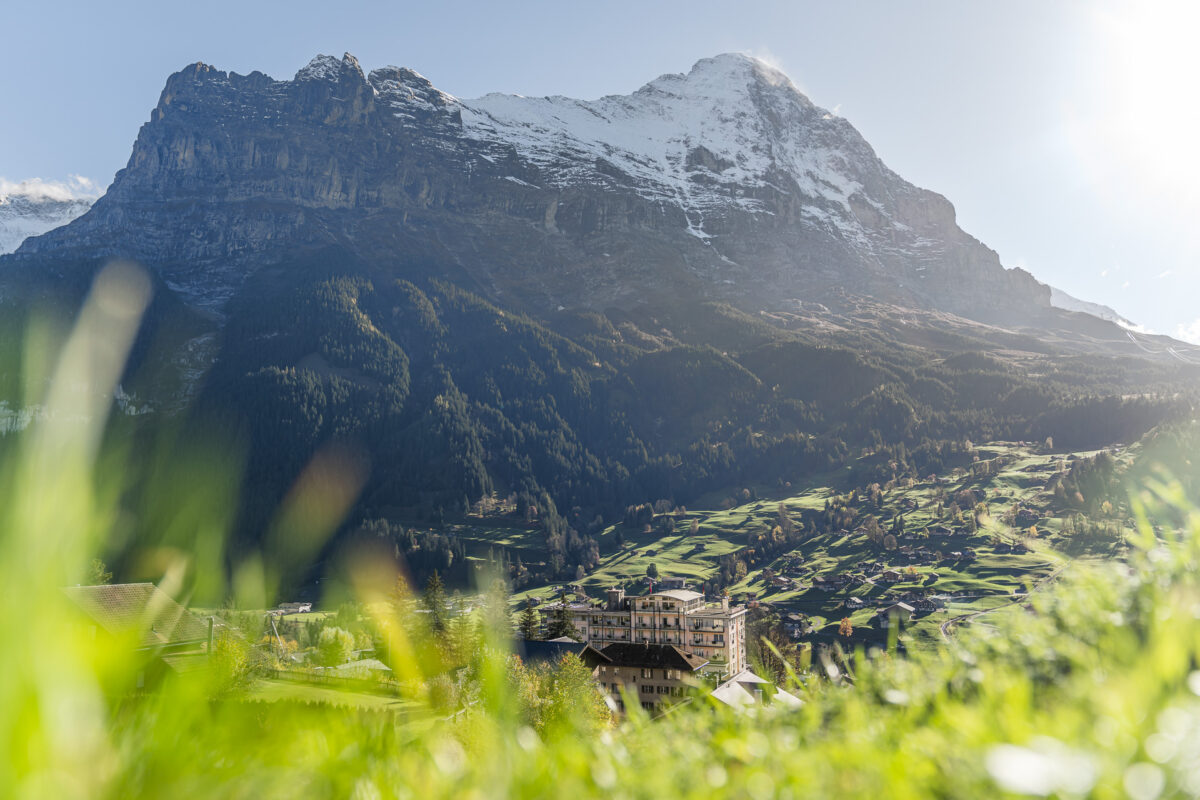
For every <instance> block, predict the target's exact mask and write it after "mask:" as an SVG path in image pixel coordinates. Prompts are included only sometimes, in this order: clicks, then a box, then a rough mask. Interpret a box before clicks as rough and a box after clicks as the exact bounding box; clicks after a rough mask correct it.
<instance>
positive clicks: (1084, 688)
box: [0, 266, 1200, 800]
mask: <svg viewBox="0 0 1200 800" xmlns="http://www.w3.org/2000/svg"><path fill="white" fill-rule="evenodd" d="M147 292H148V289H147V285H146V281H145V280H144V278H143V277H142V276H141V275H139V274H138V273H137V272H136V271H133V270H132V269H130V268H126V267H120V266H117V267H112V268H110V269H109V270H108V271H106V272H105V273H104V274H103V275H102V276H101V277H100V279H98V281H97V284H96V287H95V289H94V290H93V294H92V298H91V300H90V301H89V303H88V305H87V306H86V308H85V310H84V311H83V313H82V314H81V316H80V317H79V320H78V323H77V325H76V326H75V328H74V329H73V331H72V332H71V333H70V334H69V335H67V336H65V337H60V338H61V346H57V345H51V342H53V341H55V337H54V336H53V335H52V333H53V332H52V331H49V330H44V331H42V330H35V331H31V332H30V336H29V344H28V352H27V355H26V359H25V363H26V364H35V365H36V364H44V365H47V367H46V370H45V371H44V372H43V373H38V371H37V369H36V368H34V367H29V368H28V369H29V372H30V373H31V374H30V375H28V376H27V378H28V386H29V387H30V396H29V397H28V398H27V399H28V400H30V402H37V403H41V404H43V406H44V409H45V414H44V415H43V418H42V420H41V421H40V422H39V423H37V424H35V425H33V426H31V427H30V428H29V429H28V430H27V431H25V432H24V433H22V434H20V438H19V440H17V441H16V442H15V446H14V447H11V448H9V453H10V457H9V458H8V459H7V460H6V461H5V462H4V463H3V465H0V517H2V519H3V527H2V529H0V530H2V533H0V585H3V586H4V597H5V598H6V603H7V608H6V613H5V615H4V618H5V624H4V625H3V626H2V627H0V709H2V711H0V747H2V748H3V759H2V760H0V796H4V797H15V798H101V797H103V798H155V797H163V798H171V800H183V798H190V797H205V798H209V797H223V798H241V797H246V798H256V799H260V798H275V797H338V798H341V797H352V798H400V797H413V798H438V797H453V798H471V797H478V798H494V797H513V798H524V797H530V798H532V797H546V796H557V797H591V796H596V797H600V796H603V797H629V798H637V797H646V798H664V797H696V798H701V797H703V798H712V797H738V798H741V797H749V798H764V797H797V798H799V797H838V796H874V797H881V798H882V797H887V798H905V797H914V798H916V797H920V798H925V797H931V796H941V797H993V796H998V795H999V796H1003V795H1005V794H1014V795H1021V794H1025V795H1035V796H1046V795H1050V796H1096V797H1124V796H1130V797H1134V798H1139V799H1140V798H1154V797H1158V796H1173V795H1196V794H1200V697H1198V696H1197V695H1198V693H1200V671H1197V670H1198V669H1200V580H1198V579H1197V566H1198V565H1200V514H1198V513H1197V511H1196V510H1195V508H1194V507H1193V506H1192V505H1191V504H1190V503H1189V502H1188V501H1187V499H1186V498H1185V497H1184V496H1183V493H1182V490H1180V489H1179V487H1178V486H1175V485H1171V484H1161V485H1156V486H1154V487H1151V488H1150V489H1148V490H1146V491H1144V492H1142V493H1140V494H1139V495H1138V496H1137V497H1136V498H1135V500H1136V502H1135V505H1136V506H1137V507H1138V513H1139V532H1138V534H1137V535H1136V536H1135V537H1134V540H1133V541H1132V542H1131V545H1132V555H1131V557H1130V558H1129V560H1128V562H1125V563H1116V562H1114V563H1110V564H1106V565H1102V566H1092V567H1083V566H1076V567H1073V568H1071V569H1069V570H1068V571H1067V572H1066V573H1065V575H1064V576H1063V578H1062V579H1061V580H1060V581H1059V582H1057V583H1056V584H1055V585H1053V586H1051V587H1049V588H1048V589H1047V590H1046V591H1044V592H1041V593H1038V594H1035V595H1033V596H1031V598H1030V605H1029V608H1028V609H1027V610H1024V609H1021V610H1017V611H1015V612H1013V613H1009V614H1003V615H997V616H996V618H995V619H993V620H991V622H992V623H994V624H993V625H989V626H988V627H986V628H983V627H980V628H976V629H965V630H963V631H962V632H960V634H959V636H958V638H957V639H956V640H955V641H954V642H952V643H950V644H949V645H948V646H947V647H945V648H944V649H941V650H938V651H934V652H928V653H925V652H921V653H915V654H913V655H912V657H909V658H903V659H901V658H889V657H887V656H878V657H873V658H868V657H865V656H861V655H860V656H859V657H857V658H856V659H854V663H855V665H856V666H855V668H854V670H853V674H849V675H848V674H846V671H845V670H846V668H845V667H844V666H842V667H840V668H839V667H836V666H834V665H833V664H817V665H814V669H813V671H812V672H811V673H808V674H804V675H800V676H798V678H799V686H798V687H797V688H796V689H795V691H796V692H797V693H798V694H799V695H800V696H801V697H802V698H803V699H804V701H805V705H804V707H803V708H802V709H800V710H798V711H794V712H792V711H787V710H782V709H778V710H776V709H763V710H761V711H759V712H758V713H755V714H750V715H745V714H736V713H734V712H732V711H730V710H728V709H725V708H723V707H719V706H716V705H714V704H712V703H711V702H709V701H707V700H704V699H703V698H696V699H695V700H694V701H693V702H691V703H689V704H686V705H684V706H681V707H679V708H677V709H676V710H675V711H673V712H672V713H670V714H668V715H666V716H665V717H663V718H661V719H659V720H654V721H651V720H648V719H647V718H645V717H644V716H643V715H641V714H639V713H636V712H635V713H634V714H633V715H632V716H630V717H629V718H628V719H626V720H624V721H622V722H620V723H619V724H616V725H614V726H610V727H603V726H602V727H601V728H600V729H597V728H596V718H595V716H594V715H591V714H588V713H584V712H583V711H582V710H580V709H582V708H583V707H584V706H586V705H587V699H586V697H585V695H586V694H587V688H586V686H584V685H582V684H577V683H575V684H573V683H571V682H570V681H564V682H562V683H561V684H560V685H558V686H555V687H553V689H552V691H556V692H561V693H562V696H561V697H557V698H531V697H523V696H522V695H521V690H520V689H521V687H525V688H526V689H527V688H528V687H529V686H530V685H531V684H530V683H528V682H526V683H523V684H517V685H516V686H515V685H514V682H513V680H512V671H511V669H510V667H509V664H508V661H507V657H506V653H505V650H504V644H505V643H504V642H503V641H501V640H499V639H494V640H492V641H490V642H486V643H485V645H484V646H483V647H481V648H480V650H479V652H478V653H477V654H474V655H473V657H472V659H471V666H470V668H469V672H470V677H471V682H470V685H471V687H472V691H471V694H470V696H469V698H467V700H466V702H465V704H464V705H463V706H461V707H460V708H459V709H458V710H455V709H447V708H445V707H444V706H443V705H442V704H441V703H440V702H439V700H438V695H439V692H438V685H439V681H442V680H444V678H445V676H444V674H443V673H444V669H445V667H446V663H445V661H444V659H443V658H442V657H441V654H440V653H439V652H438V650H437V648H436V646H434V644H433V643H432V642H431V641H430V639H429V637H428V635H427V634H426V633H425V632H424V631H422V630H421V628H420V626H419V625H416V624H413V623H412V622H411V621H410V620H406V619H380V620H378V623H379V624H380V626H381V627H382V628H383V629H384V630H386V631H387V632H388V634H389V648H388V649H389V651H390V653H391V658H392V663H393V669H394V671H395V674H396V676H397V679H398V681H399V683H400V685H401V686H402V687H403V691H404V700H405V701H406V709H407V710H406V711H405V713H403V714H399V713H392V712H390V711H370V710H361V709H360V710H352V709H346V708H339V707H334V706H330V705H326V704H304V703H296V702H288V701H281V702H275V703H260V702H253V701H250V700H249V699H247V697H246V696H244V695H240V694H238V693H237V692H230V691H227V689H228V687H227V685H226V684H225V683H223V681H224V680H225V679H226V678H227V677H228V676H227V675H226V674H225V671H224V670H223V669H220V668H218V669H214V670H212V671H210V674H209V677H207V678H201V679H197V680H191V681H186V680H178V681H171V682H167V683H165V684H164V685H163V686H162V687H161V688H160V689H158V690H157V691H153V692H139V691H137V690H136V689H137V687H136V674H137V671H138V669H139V662H138V659H139V656H138V655H137V653H136V651H135V642H134V641H132V640H129V641H115V642H113V641H107V640H101V639H97V638H95V637H93V636H91V635H90V634H88V633H87V632H86V629H85V628H84V627H82V626H81V625H80V624H79V619H78V617H77V616H76V613H75V612H74V611H73V610H72V609H71V608H70V607H69V605H68V603H67V601H66V599H65V597H64V595H63V593H62V587H64V586H66V585H70V584H74V583H77V582H79V581H80V580H81V579H82V576H83V575H85V574H86V572H87V570H88V568H89V565H90V564H91V560H92V558H93V557H94V556H95V555H96V554H97V553H98V552H100V550H101V548H102V546H103V544H104V543H105V542H106V541H107V540H108V537H111V536H115V535H119V529H120V527H121V525H122V522H121V519H120V514H119V511H118V508H119V507H118V504H117V503H116V501H115V499H114V492H113V491H112V490H109V489H106V488H105V487H106V486H108V482H107V481H106V479H107V478H109V477H111V476H112V475H114V474H119V471H120V467H119V465H114V464H112V463H108V462H105V463H103V464H101V463H100V462H99V461H98V458H99V456H98V453H99V452H100V441H101V437H102V435H103V431H104V424H105V419H106V414H107V405H106V404H107V401H106V400H105V399H104V398H107V397H109V396H111V392H112V389H113V387H114V386H115V385H116V382H117V380H118V378H119V375H120V371H121V365H122V363H123V359H124V356H125V350H126V349H127V348H128V346H129V342H130V341H132V338H133V335H134V332H135V330H136V326H137V321H138V316H139V313H140V311H141V309H142V308H143V307H144V305H145V299H146V295H147ZM52 350H53V351H54V352H55V354H56V355H55V358H52V359H51V358H47V357H46V354H47V353H48V352H50V351H52ZM46 386H49V387H50V388H49V390H48V391H46V390H44V387H46ZM131 457H132V456H131ZM173 457H174V458H175V459H177V460H179V461H184V460H186V459H187V458H188V454H187V453H185V452H178V453H175V454H174V456H173ZM330 458H336V455H332V456H330ZM98 471H99V472H102V473H103V474H98ZM333 475H340V477H338V478H337V479H334V478H332V477H331V476H333ZM355 480H356V478H355V476H354V475H353V474H350V475H347V474H346V473H345V472H344V471H339V470H337V469H333V468H331V467H330V465H329V464H328V463H326V464H321V463H318V464H315V465H314V466H313V467H312V468H311V470H310V471H309V473H307V474H306V476H305V477H302V478H301V480H300V481H299V482H298V484H297V487H296V489H295V491H294V492H293V494H292V496H291V497H289V499H288V501H287V504H286V505H285V507H284V508H283V509H281V511H280V514H279V520H280V521H279V523H278V525H279V530H280V531H285V530H286V531H287V533H288V535H290V536H294V537H295V540H296V541H297V542H298V552H297V556H296V557H297V558H301V557H303V555H304V553H305V552H307V551H309V550H311V549H312V548H314V547H315V546H316V543H317V542H318V541H319V540H320V537H321V536H323V535H325V534H327V533H328V531H329V530H330V529H331V528H332V527H333V525H335V524H336V521H337V518H338V517H339V515H340V514H341V513H342V511H344V509H345V508H346V506H347V505H348V502H349V501H348V499H347V498H350V497H352V495H353V492H354V491H355ZM193 488H194V490H195V491H197V492H202V491H203V487H193ZM164 502H167V503H170V502H176V503H178V507H179V508H180V519H177V520H172V524H173V525H176V526H178V528H179V530H178V531H176V535H175V536H174V539H173V542H174V547H173V549H169V550H165V551H163V552H160V553H158V554H157V556H156V558H159V559H160V561H161V565H162V570H161V579H160V581H159V583H160V585H161V586H162V587H163V588H164V589H165V590H167V591H169V592H174V593H187V592H200V593H204V594H207V595H209V596H212V595H215V594H217V593H219V592H220V591H225V592H227V593H229V594H230V595H232V596H235V597H236V598H237V599H238V601H239V602H240V603H242V604H243V606H242V607H249V608H261V607H264V603H265V601H267V600H270V599H273V588H272V587H273V585H274V581H275V574H276V573H273V572H272V568H271V565H270V564H268V563H266V562H264V561H263V560H261V559H255V558H254V557H250V558H246V559H243V560H242V561H241V562H240V563H239V564H238V565H237V566H236V568H235V569H233V571H232V577H231V579H230V585H229V586H225V585H224V581H225V578H224V575H225V574H226V572H225V570H224V568H223V564H224V557H225V551H224V547H225V542H224V539H223V535H224V524H225V523H224V522H222V516H221V513H220V510H219V509H218V508H213V507H211V506H209V507H207V511H206V508H205V506H203V505H197V504H195V503H190V502H189V498H188V497H187V496H182V495H181V496H176V497H166V498H164ZM1181 518H1182V519H1183V520H1184V524H1183V525H1182V527H1181V528H1179V529H1178V532H1177V533H1174V534H1169V535H1168V534H1163V535H1156V534H1155V532H1154V530H1153V528H1152V524H1153V523H1154V522H1155V521H1156V520H1159V519H1172V520H1178V519H1181ZM1164 527H1165V526H1164ZM1172 529H1174V527H1172ZM297 531H298V532H299V534H297ZM281 535H282V534H281ZM353 574H354V575H355V577H356V591H357V594H358V599H359V600H361V601H362V602H363V603H364V607H367V608H376V609H378V608H386V607H387V603H386V602H384V601H385V600H386V599H387V596H388V593H389V592H390V591H391V590H392V588H393V584H394V580H395V576H394V575H388V574H383V573H382V572H381V571H379V570H378V569H377V567H376V566H375V565H373V564H372V563H370V562H364V563H362V564H360V565H358V569H356V570H355V571H354V573H353ZM381 613H382V612H381ZM539 702H546V703H549V704H551V705H552V706H553V708H554V709H556V711H555V713H554V714H551V715H550V716H544V717H542V718H541V719H540V724H539V726H537V727H539V728H540V732H539V731H538V730H535V726H534V725H533V724H532V723H531V719H530V714H529V708H530V707H531V705H536V704H537V703H539ZM547 707H550V706H547ZM573 709H576V710H580V711H579V713H575V712H574V711H573Z"/></svg>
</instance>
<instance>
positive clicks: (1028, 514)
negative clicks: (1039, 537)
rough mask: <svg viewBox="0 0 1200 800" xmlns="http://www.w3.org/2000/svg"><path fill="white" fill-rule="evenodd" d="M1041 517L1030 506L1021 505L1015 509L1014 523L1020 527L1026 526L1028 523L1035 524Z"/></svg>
mask: <svg viewBox="0 0 1200 800" xmlns="http://www.w3.org/2000/svg"><path fill="white" fill-rule="evenodd" d="M1041 520H1042V518H1041V515H1039V514H1038V513H1037V512H1036V511H1034V510H1033V509H1031V508H1026V507H1024V506H1022V507H1021V508H1019V509H1017V516H1016V523H1017V524H1018V525H1020V526H1021V527H1022V528H1027V527H1029V526H1030V525H1036V524H1038V523H1039V522H1041Z"/></svg>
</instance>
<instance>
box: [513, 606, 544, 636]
mask: <svg viewBox="0 0 1200 800" xmlns="http://www.w3.org/2000/svg"><path fill="white" fill-rule="evenodd" d="M541 627H542V624H541V621H540V620H539V619H538V613H537V611H536V610H534V607H533V606H532V605H530V604H528V603H526V604H525V610H524V611H522V612H521V620H520V622H519V623H517V628H518V630H520V632H521V638H522V639H527V640H532V639H536V638H538V633H539V632H540V629H541Z"/></svg>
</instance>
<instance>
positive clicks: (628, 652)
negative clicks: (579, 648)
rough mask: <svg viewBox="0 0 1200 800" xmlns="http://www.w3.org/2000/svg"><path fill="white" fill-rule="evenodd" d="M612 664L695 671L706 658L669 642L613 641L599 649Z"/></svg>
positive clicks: (705, 661)
mask: <svg viewBox="0 0 1200 800" xmlns="http://www.w3.org/2000/svg"><path fill="white" fill-rule="evenodd" d="M600 654H601V655H602V656H604V657H605V658H607V659H608V660H609V662H610V663H611V664H612V665H613V666H617V667H646V668H654V669H681V670H687V671H688V672H695V671H696V670H698V669H700V668H701V667H703V666H704V665H705V664H707V663H708V659H707V658H701V657H700V656H695V655H692V654H691V653H686V652H684V651H683V650H680V649H679V648H678V647H675V646H674V645H669V644H636V643H634V642H613V643H612V644H610V645H608V646H607V647H605V648H604V649H602V650H601V651H600Z"/></svg>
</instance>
